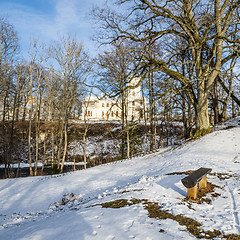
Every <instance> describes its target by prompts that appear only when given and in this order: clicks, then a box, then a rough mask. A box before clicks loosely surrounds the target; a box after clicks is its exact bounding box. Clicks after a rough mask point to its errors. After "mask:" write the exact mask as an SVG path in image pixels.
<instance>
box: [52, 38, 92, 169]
mask: <svg viewBox="0 0 240 240" xmlns="http://www.w3.org/2000/svg"><path fill="white" fill-rule="evenodd" d="M49 55H50V57H51V58H52V59H53V60H54V62H53V64H56V65H57V68H56V70H55V71H54V75H55V76H54V78H55V79H58V85H59V88H58V96H57V99H58V100H57V102H56V105H55V108H56V109H57V112H56V113H57V115H58V127H59V133H58V134H59V138H58V144H57V146H58V154H57V156H58V157H57V164H58V169H60V170H61V172H62V171H63V166H64V162H65V159H66V154H67V146H68V121H69V119H70V117H71V114H72V109H73V104H74V102H75V101H76V99H77V98H78V97H79V96H80V94H81V92H82V91H83V86H84V83H85V81H86V76H87V75H88V74H89V71H90V69H91V68H90V65H89V60H88V56H87V54H86V52H85V51H84V50H83V46H82V44H79V43H78V42H77V41H76V40H75V39H73V38H71V37H67V38H62V39H61V40H60V41H59V42H55V43H54V44H53V45H52V46H51V47H50V49H49ZM60 157H61V158H62V160H61V168H60Z"/></svg>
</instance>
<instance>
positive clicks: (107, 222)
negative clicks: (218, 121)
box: [0, 118, 240, 240]
mask: <svg viewBox="0 0 240 240" xmlns="http://www.w3.org/2000/svg"><path fill="white" fill-rule="evenodd" d="M229 125H231V126H232V127H233V128H228V129H225V130H224V128H227V127H228V126H229ZM221 128H222V130H221V129H220V127H219V129H220V130H219V129H218V131H214V132H213V133H211V134H208V135H206V136H204V137H202V138H199V139H197V140H195V141H191V142H188V143H186V144H184V145H182V146H179V147H177V148H175V149H167V150H165V151H163V152H157V153H154V154H151V155H147V156H144V157H140V158H134V159H130V160H124V161H121V162H114V163H110V164H106V165H101V166H97V167H94V168H90V169H87V170H81V171H77V172H72V173H67V174H63V175H55V176H47V177H28V178H18V179H5V180H0V239H4V240H10V239H12V240H16V239H21V240H23V239H25V240H29V239H31V240H54V239H58V240H61V239H64V240H67V239H89V240H94V239H96V240H102V239H103V240H110V239H115V240H118V239H120V240H121V239H123V240H125V239H135V240H136V239H139V240H145V239H146V240H158V239H165V240H168V239H170V240H171V239H196V237H195V236H194V235H192V234H191V233H190V232H189V231H188V229H187V226H185V225H180V224H179V222H178V221H176V220H174V219H170V218H169V217H167V218H166V219H158V218H150V216H149V212H148V210H147V208H146V202H149V203H156V204H158V205H159V206H160V207H161V210H164V211H167V212H168V213H169V214H170V215H171V216H176V215H179V214H181V215H182V216H184V217H188V218H192V219H194V220H196V221H198V222H199V223H200V224H202V225H201V226H200V227H199V228H200V229H202V230H204V231H208V230H209V231H213V230H214V229H215V230H219V231H221V234H222V235H219V236H218V237H217V238H216V239H222V237H221V236H223V235H227V234H238V235H240V225H239V224H240V118H236V119H235V120H234V121H230V122H229V123H225V125H222V126H221ZM199 167H208V168H212V172H211V174H210V175H208V181H209V182H211V183H212V184H214V185H216V186H217V187H215V188H214V192H212V193H208V194H207V196H206V197H205V199H208V201H206V202H205V201H204V202H202V203H201V204H198V203H195V202H189V201H185V200H184V198H185V197H186V188H185V187H184V186H183V185H182V183H181V179H182V178H183V177H185V176H186V175H185V174H184V173H183V172H185V171H187V170H195V169H198V168H199ZM169 173H173V174H169ZM121 199H126V200H128V202H129V204H128V205H127V206H122V207H120V208H111V207H106V208H104V207H103V206H105V205H101V204H103V203H109V202H112V201H116V203H118V200H119V201H120V200H121ZM136 199H137V200H139V201H136ZM142 199H145V200H144V201H143V200H142ZM209 200H210V201H209ZM134 201H135V202H134ZM123 202H124V201H123ZM133 202H134V203H135V204H133ZM109 205H110V206H111V204H109ZM231 239H240V238H239V236H237V235H235V236H234V237H233V238H231Z"/></svg>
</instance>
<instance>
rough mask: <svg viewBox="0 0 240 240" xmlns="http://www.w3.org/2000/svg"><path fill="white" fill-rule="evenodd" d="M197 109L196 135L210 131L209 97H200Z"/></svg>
mask: <svg viewBox="0 0 240 240" xmlns="http://www.w3.org/2000/svg"><path fill="white" fill-rule="evenodd" d="M195 110H196V126H197V129H196V133H195V137H199V136H202V135H204V134H206V133H208V132H209V131H210V124H209V114H208V99H207V98H206V97H205V98H199V99H198V103H197V104H196V107H195Z"/></svg>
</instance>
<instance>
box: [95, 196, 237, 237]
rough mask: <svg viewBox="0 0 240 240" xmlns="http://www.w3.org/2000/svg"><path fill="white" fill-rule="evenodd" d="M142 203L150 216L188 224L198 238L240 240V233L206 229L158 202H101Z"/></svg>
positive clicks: (110, 205) (106, 205) (108, 204)
mask: <svg viewBox="0 0 240 240" xmlns="http://www.w3.org/2000/svg"><path fill="white" fill-rule="evenodd" d="M139 203H142V204H143V207H144V209H146V210H147V211H148V216H149V218H155V219H161V220H164V219H172V220H174V221H177V222H178V223H179V224H180V225H182V226H186V229H187V231H188V232H189V233H191V234H192V235H193V236H195V237H197V238H205V239H214V238H215V237H221V238H222V239H229V240H230V239H232V240H239V239H240V235H237V234H229V235H224V234H222V233H221V232H220V231H219V230H216V229H214V230H212V231H204V230H203V229H201V228H200V227H201V226H202V224H201V223H199V222H197V221H195V220H194V219H192V218H188V217H184V216H182V215H181V214H179V215H173V214H171V213H170V212H168V211H167V210H163V209H161V206H159V204H158V203H157V202H150V201H148V200H147V199H135V198H132V199H117V200H115V201H110V202H106V203H102V204H99V205H101V206H102V207H103V208H122V207H125V206H132V205H134V204H139ZM159 232H164V229H160V230H159Z"/></svg>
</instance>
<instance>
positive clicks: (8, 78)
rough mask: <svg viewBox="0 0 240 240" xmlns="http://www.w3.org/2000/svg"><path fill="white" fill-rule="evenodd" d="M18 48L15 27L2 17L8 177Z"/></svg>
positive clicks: (0, 65)
mask: <svg viewBox="0 0 240 240" xmlns="http://www.w3.org/2000/svg"><path fill="white" fill-rule="evenodd" d="M17 50H18V38H17V34H16V31H15V30H14V27H13V26H12V25H11V24H10V23H9V22H8V20H7V19H6V18H0V102H1V103H2V109H1V110H2V115H1V120H2V123H1V125H2V129H1V130H2V134H1V144H2V149H3V162H4V164H5V176H6V177H9V175H10V172H9V170H10V163H11V159H12V153H11V148H12V140H11V139H12V137H10V135H9V134H11V133H9V128H8V124H7V120H9V119H10V118H11V114H12V112H11V104H12V100H13V98H12V94H11V93H12V90H13V88H14V83H13V79H14V77H13V74H14V71H13V69H14V62H15V60H16V53H17ZM12 133H13V132H12ZM9 141H10V142H9Z"/></svg>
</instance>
